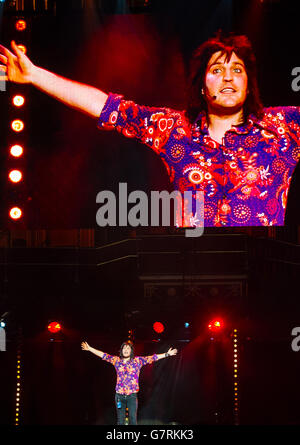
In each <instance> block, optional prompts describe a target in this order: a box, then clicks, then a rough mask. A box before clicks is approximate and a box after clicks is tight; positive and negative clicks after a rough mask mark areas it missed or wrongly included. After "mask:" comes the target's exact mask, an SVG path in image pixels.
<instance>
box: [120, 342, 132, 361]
mask: <svg viewBox="0 0 300 445" xmlns="http://www.w3.org/2000/svg"><path fill="white" fill-rule="evenodd" d="M125 345H128V346H130V348H131V353H130V360H132V359H133V358H134V347H133V343H132V342H131V341H124V342H123V343H122V344H121V347H120V352H119V355H120V358H124V355H123V347H124V346H125Z"/></svg>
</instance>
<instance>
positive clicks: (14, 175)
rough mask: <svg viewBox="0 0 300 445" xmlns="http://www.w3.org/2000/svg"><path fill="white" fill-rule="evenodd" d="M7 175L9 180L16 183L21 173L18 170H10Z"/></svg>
mask: <svg viewBox="0 0 300 445" xmlns="http://www.w3.org/2000/svg"><path fill="white" fill-rule="evenodd" d="M8 177H9V179H10V180H11V182H14V183H17V182H20V181H21V179H22V173H21V172H20V170H11V171H10V172H9V174H8Z"/></svg>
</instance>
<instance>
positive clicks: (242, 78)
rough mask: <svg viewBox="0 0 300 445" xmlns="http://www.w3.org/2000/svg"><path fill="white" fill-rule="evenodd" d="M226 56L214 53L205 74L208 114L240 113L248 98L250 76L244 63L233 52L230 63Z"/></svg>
mask: <svg viewBox="0 0 300 445" xmlns="http://www.w3.org/2000/svg"><path fill="white" fill-rule="evenodd" d="M225 60H226V54H223V55H222V56H221V51H218V52H216V53H214V54H213V55H212V56H211V58H210V60H209V62H208V64H207V69H206V74H205V87H204V97H205V100H206V103H207V107H208V112H216V113H217V114H229V113H232V112H237V111H239V110H240V109H241V108H242V107H243V105H244V103H245V100H246V97H247V86H248V76H247V73H246V69H245V65H244V62H243V61H242V60H241V59H240V58H239V57H238V56H237V55H236V54H235V53H234V52H233V53H232V55H231V58H230V60H229V61H227V62H225Z"/></svg>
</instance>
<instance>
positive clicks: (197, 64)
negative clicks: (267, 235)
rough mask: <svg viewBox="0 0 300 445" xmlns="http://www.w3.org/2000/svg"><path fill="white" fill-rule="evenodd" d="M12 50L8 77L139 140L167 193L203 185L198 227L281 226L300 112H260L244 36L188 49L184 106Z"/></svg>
mask: <svg viewBox="0 0 300 445" xmlns="http://www.w3.org/2000/svg"><path fill="white" fill-rule="evenodd" d="M12 50H13V53H12V52H11V51H9V50H8V49H6V48H4V47H0V53H1V54H2V55H0V61H1V62H2V63H3V65H4V67H5V69H6V73H7V76H6V77H7V79H8V80H10V81H13V82H20V83H31V84H32V85H34V86H36V87H37V88H39V89H40V90H42V91H44V92H46V93H47V94H49V95H51V96H53V97H55V98H57V99H59V100H60V101H62V102H64V103H65V104H67V105H69V106H71V107H74V108H76V109H78V110H80V111H82V112H85V113H87V114H89V115H90V116H93V117H94V118H97V119H98V127H99V128H104V129H117V130H118V131H119V132H121V133H122V134H123V135H125V136H128V137H131V138H133V137H134V138H137V139H139V140H140V141H141V142H142V143H144V144H147V145H148V146H150V147H151V148H152V149H153V150H154V151H155V152H156V153H157V154H158V155H159V156H160V157H161V159H162V161H163V162H164V164H165V165H166V168H167V171H168V174H169V177H170V181H171V182H172V183H173V185H174V190H178V191H180V192H181V193H183V192H184V191H188V190H189V191H193V192H195V191H196V190H199V191H203V193H204V226H216V227H217V226H219V227H222V226H260V225H264V226H268V225H283V224H284V217H285V210H286V204H287V195H288V190H289V186H290V182H291V177H292V174H293V171H294V169H295V167H296V164H297V161H298V159H299V152H300V148H299V147H300V108H299V107H274V108H263V106H262V104H261V101H260V98H259V93H258V87H257V78H256V62H255V56H254V53H253V50H252V47H251V44H250V42H249V40H248V39H247V38H246V37H245V36H236V35H229V36H225V37H224V36H222V35H221V34H220V35H218V36H216V37H214V38H211V39H209V40H208V41H207V42H205V43H203V44H202V45H201V46H200V47H199V48H198V50H197V51H196V52H195V54H194V59H193V69H192V74H191V77H190V85H189V91H190V95H189V99H188V103H187V108H186V110H184V111H176V110H171V109H169V108H157V107H145V106H140V105H137V104H135V103H133V102H131V101H128V100H124V98H123V97H122V96H120V95H116V94H109V95H107V94H106V93H104V92H102V91H100V90H98V89H96V88H93V87H90V86H87V85H83V84H79V83H77V82H74V81H71V80H67V79H64V78H62V77H60V76H57V75H55V74H53V73H51V72H49V71H46V70H44V69H42V68H40V67H37V66H35V65H33V63H32V62H31V61H30V60H29V59H28V57H26V55H24V54H23V53H22V51H21V50H20V49H19V48H18V47H17V46H16V44H15V43H14V42H12ZM277 87H278V86H277ZM187 218H188V221H186V223H185V224H183V225H185V226H189V227H192V226H197V221H196V220H193V218H194V215H193V214H190V215H188V216H187ZM194 219H195V218H194ZM201 225H203V223H202V222H201V224H200V226H201Z"/></svg>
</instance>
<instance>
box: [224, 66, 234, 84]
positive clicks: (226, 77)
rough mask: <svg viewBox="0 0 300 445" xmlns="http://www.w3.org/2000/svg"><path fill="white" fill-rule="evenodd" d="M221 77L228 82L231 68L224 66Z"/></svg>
mask: <svg viewBox="0 0 300 445" xmlns="http://www.w3.org/2000/svg"><path fill="white" fill-rule="evenodd" d="M223 79H224V80H225V81H226V82H230V81H231V80H232V72H231V69H230V68H229V67H226V68H225V70H224V76H223Z"/></svg>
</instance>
